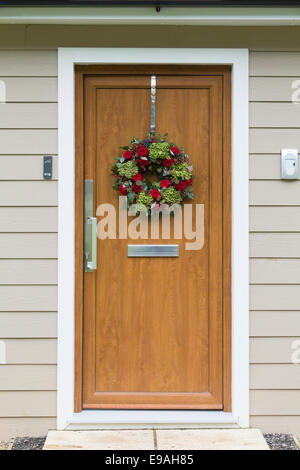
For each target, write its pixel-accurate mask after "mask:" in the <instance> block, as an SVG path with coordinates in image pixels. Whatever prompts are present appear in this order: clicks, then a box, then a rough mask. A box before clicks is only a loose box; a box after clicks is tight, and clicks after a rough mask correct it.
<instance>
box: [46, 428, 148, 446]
mask: <svg viewBox="0 0 300 470" xmlns="http://www.w3.org/2000/svg"><path fill="white" fill-rule="evenodd" d="M153 449H154V438H153V431H152V430H151V429H150V430H117V431H115V430H111V431H107V430H103V431H49V433H48V435H47V439H46V442H45V445H44V450H153Z"/></svg>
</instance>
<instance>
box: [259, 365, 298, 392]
mask: <svg viewBox="0 0 300 470" xmlns="http://www.w3.org/2000/svg"><path fill="white" fill-rule="evenodd" d="M299 369H300V365H299V364H252V365H251V366H250V389H252V390H259V389H264V390H274V389H275V390H289V389H300V374H299Z"/></svg>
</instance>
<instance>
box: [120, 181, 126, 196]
mask: <svg viewBox="0 0 300 470" xmlns="http://www.w3.org/2000/svg"><path fill="white" fill-rule="evenodd" d="M119 192H120V194H122V196H127V194H128V191H127V189H126V188H125V186H123V185H122V184H120V185H119Z"/></svg>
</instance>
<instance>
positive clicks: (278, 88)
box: [250, 75, 300, 127]
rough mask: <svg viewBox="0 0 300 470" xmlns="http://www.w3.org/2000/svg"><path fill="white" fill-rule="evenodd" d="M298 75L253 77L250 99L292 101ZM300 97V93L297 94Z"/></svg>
mask: <svg viewBox="0 0 300 470" xmlns="http://www.w3.org/2000/svg"><path fill="white" fill-rule="evenodd" d="M297 80H299V81H300V75H299V76H298V77H267V78H265V77H251V78H250V101H292V95H293V93H294V92H295V88H293V85H294V86H295V87H297V88H298V87H299V83H297ZM297 97H298V99H299V95H297ZM293 127H294V126H293Z"/></svg>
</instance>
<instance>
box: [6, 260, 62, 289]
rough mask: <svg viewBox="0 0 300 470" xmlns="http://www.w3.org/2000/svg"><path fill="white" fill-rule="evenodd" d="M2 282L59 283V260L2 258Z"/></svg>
mask: <svg viewBox="0 0 300 470" xmlns="http://www.w3.org/2000/svg"><path fill="white" fill-rule="evenodd" d="M0 284H2V285H5V284H57V261H56V260H52V259H47V260H44V259H35V260H28V259H22V260H19V259H18V260H3V259H0Z"/></svg>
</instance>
